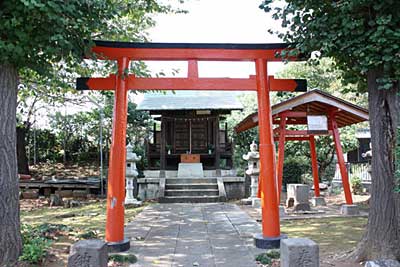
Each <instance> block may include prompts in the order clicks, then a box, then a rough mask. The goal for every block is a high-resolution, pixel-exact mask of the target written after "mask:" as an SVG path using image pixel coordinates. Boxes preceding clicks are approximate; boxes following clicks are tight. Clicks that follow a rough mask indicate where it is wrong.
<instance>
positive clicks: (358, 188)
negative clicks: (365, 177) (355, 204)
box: [350, 176, 363, 195]
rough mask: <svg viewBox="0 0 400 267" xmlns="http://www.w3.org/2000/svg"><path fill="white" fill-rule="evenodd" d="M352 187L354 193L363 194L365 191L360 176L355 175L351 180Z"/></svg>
mask: <svg viewBox="0 0 400 267" xmlns="http://www.w3.org/2000/svg"><path fill="white" fill-rule="evenodd" d="M350 183H351V189H352V190H353V194H356V195H358V194H361V193H362V191H363V186H362V181H361V178H360V177H357V176H356V177H353V178H351V180H350Z"/></svg>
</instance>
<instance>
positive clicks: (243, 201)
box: [240, 198, 252, 205]
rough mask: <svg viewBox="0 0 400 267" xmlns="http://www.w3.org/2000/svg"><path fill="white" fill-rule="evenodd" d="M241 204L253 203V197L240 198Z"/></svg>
mask: <svg viewBox="0 0 400 267" xmlns="http://www.w3.org/2000/svg"><path fill="white" fill-rule="evenodd" d="M240 204H241V205H252V199H251V198H243V199H241V200H240Z"/></svg>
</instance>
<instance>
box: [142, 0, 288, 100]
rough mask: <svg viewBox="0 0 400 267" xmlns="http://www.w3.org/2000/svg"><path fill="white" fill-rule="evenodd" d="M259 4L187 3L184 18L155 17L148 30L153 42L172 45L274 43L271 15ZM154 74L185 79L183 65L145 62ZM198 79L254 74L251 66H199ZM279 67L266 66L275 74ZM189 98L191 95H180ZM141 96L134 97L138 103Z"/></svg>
mask: <svg viewBox="0 0 400 267" xmlns="http://www.w3.org/2000/svg"><path fill="white" fill-rule="evenodd" d="M260 3H261V0H187V1H186V2H185V3H184V4H183V5H179V7H180V8H181V9H184V10H187V11H188V13H187V14H162V15H157V16H155V17H154V19H155V21H156V26H155V27H153V28H151V29H150V30H149V39H150V41H152V42H171V43H174V42H175V43H277V42H280V40H279V38H278V37H276V36H272V35H270V34H269V33H268V32H267V29H268V27H273V28H275V29H279V23H278V22H277V21H275V20H273V19H272V18H271V15H269V14H267V13H265V12H264V11H263V10H261V9H259V8H258V6H259V4H260ZM146 64H147V66H148V67H149V69H150V71H151V72H152V73H153V74H156V73H159V72H163V73H166V74H167V75H168V76H170V75H171V73H172V69H179V72H178V73H177V74H175V77H186V75H187V63H186V62H160V61H148V62H146ZM198 66H199V76H200V77H231V78H247V77H248V76H249V75H254V74H255V67H254V63H250V62H199V63H198ZM282 67H283V64H282V63H269V66H268V68H269V69H268V71H269V73H271V74H274V73H275V72H276V71H279V70H280V69H282ZM179 93H180V94H190V92H179ZM142 98H143V96H140V95H139V96H135V102H137V103H140V102H141V100H142Z"/></svg>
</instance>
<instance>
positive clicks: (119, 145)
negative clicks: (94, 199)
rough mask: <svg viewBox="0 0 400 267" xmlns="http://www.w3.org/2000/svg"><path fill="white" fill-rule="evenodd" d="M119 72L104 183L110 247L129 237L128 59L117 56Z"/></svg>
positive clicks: (122, 244)
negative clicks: (126, 220)
mask: <svg viewBox="0 0 400 267" xmlns="http://www.w3.org/2000/svg"><path fill="white" fill-rule="evenodd" d="M117 62H118V75H117V76H116V88H115V96H114V98H115V99H114V117H113V131H112V141H111V150H110V163H109V171H108V187H107V221H106V240H107V242H108V245H109V247H110V249H111V250H115V251H123V250H127V249H129V247H130V245H129V240H127V239H124V200H125V161H126V149H125V145H126V119H127V110H128V96H127V89H128V88H127V79H126V77H125V76H124V74H125V70H126V69H128V67H129V59H128V58H127V57H123V58H120V59H118V60H117Z"/></svg>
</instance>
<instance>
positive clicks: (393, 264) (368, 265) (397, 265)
mask: <svg viewBox="0 0 400 267" xmlns="http://www.w3.org/2000/svg"><path fill="white" fill-rule="evenodd" d="M364 267H400V262H398V261H396V260H374V261H367V262H365V266H364Z"/></svg>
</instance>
